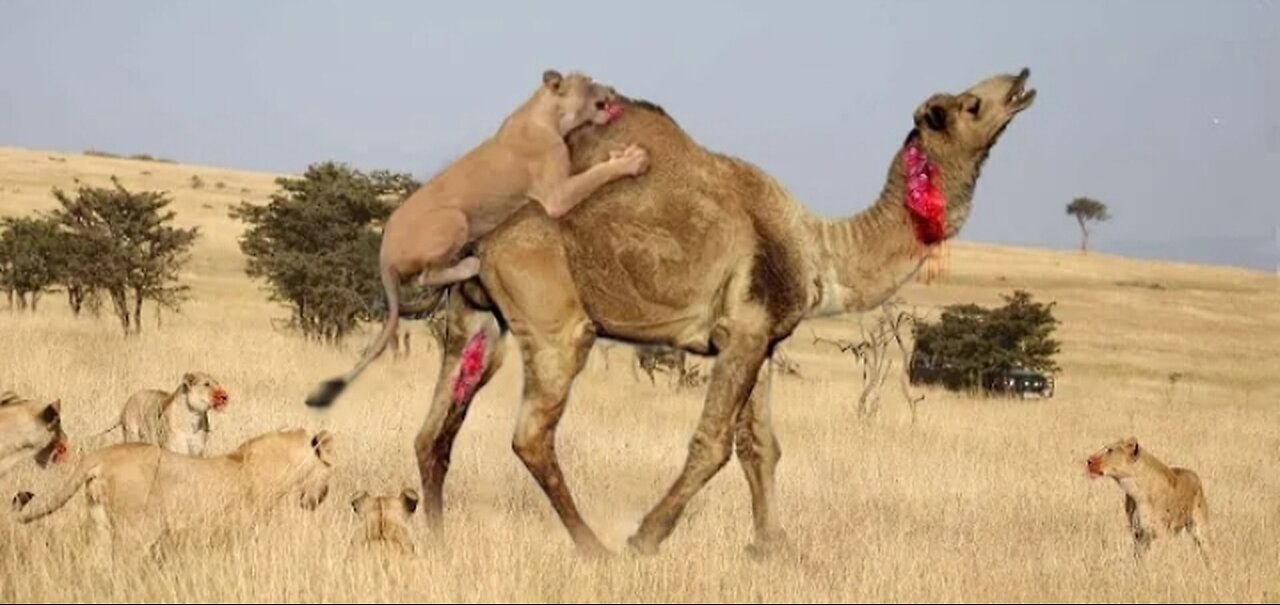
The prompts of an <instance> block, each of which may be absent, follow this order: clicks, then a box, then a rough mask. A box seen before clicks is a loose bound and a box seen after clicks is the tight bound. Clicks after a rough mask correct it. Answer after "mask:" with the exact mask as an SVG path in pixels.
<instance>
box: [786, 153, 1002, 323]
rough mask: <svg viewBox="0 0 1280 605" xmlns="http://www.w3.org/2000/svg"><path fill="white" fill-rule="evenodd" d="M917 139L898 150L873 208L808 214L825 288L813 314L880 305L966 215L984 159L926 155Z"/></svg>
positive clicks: (828, 313) (955, 230)
mask: <svg viewBox="0 0 1280 605" xmlns="http://www.w3.org/2000/svg"><path fill="white" fill-rule="evenodd" d="M916 141H918V138H917V137H915V136H914V135H913V136H911V137H908V142H907V144H906V145H904V146H903V147H902V148H901V149H899V150H898V152H897V153H896V154H894V157H893V163H892V165H891V166H890V168H889V174H888V178H887V179H886V182H885V185H884V189H883V190H882V191H881V192H880V198H879V199H878V200H876V202H875V203H874V204H873V205H872V206H871V207H870V208H867V209H866V210H863V211H862V212H860V213H858V214H856V215H854V216H852V217H850V218H847V219H844V220H840V221H834V222H832V221H827V220H823V219H821V218H818V217H811V218H810V221H809V228H810V232H811V233H812V234H813V236H814V239H815V241H816V242H817V245H818V247H819V257H820V260H819V263H818V270H819V275H820V281H821V288H822V292H821V302H820V303H819V305H818V306H817V308H815V309H814V311H813V313H812V315H814V316H822V315H833V314H839V313H844V312H850V311H866V310H869V309H873V308H875V307H877V306H879V305H880V304H881V303H883V302H884V301H886V300H887V299H889V297H891V296H892V295H893V294H894V293H895V292H896V291H897V290H898V289H899V288H901V287H902V286H903V285H904V284H906V283H907V282H908V281H910V279H911V278H912V277H913V276H914V275H915V273H916V271H917V270H918V269H919V268H920V266H921V265H922V264H923V263H924V260H925V258H926V256H927V254H928V252H929V248H930V247H931V246H933V245H936V244H938V243H940V242H941V241H942V240H945V239H948V238H951V237H953V236H954V235H955V234H956V232H957V231H959V229H960V227H961V226H962V225H963V224H964V221H965V219H967V218H968V216H969V208H970V204H971V202H972V199H973V186H974V183H975V181H976V180H977V175H978V168H979V165H980V163H981V160H980V159H979V158H971V159H963V158H962V159H955V158H944V157H935V156H932V155H930V154H929V153H927V152H923V153H920V152H921V151H923V150H922V149H921V148H919V147H916V146H915V144H916Z"/></svg>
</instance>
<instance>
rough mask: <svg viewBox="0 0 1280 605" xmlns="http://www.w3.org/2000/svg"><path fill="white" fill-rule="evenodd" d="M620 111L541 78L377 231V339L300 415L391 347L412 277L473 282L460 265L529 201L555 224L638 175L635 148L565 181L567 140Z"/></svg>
mask: <svg viewBox="0 0 1280 605" xmlns="http://www.w3.org/2000/svg"><path fill="white" fill-rule="evenodd" d="M621 108H622V105H621V104H620V103H618V102H617V93H616V92H615V91H614V89H613V88H612V87H610V86H606V85H604V84H600V83H597V82H594V81H593V80H592V78H590V77H589V76H587V75H585V74H582V73H577V72H573V73H570V74H568V75H561V74H560V72H558V71H556V70H554V69H548V70H546V71H544V72H543V74H542V84H541V85H540V86H538V87H537V88H536V89H535V90H534V92H533V94H532V95H531V96H530V97H529V98H528V99H527V100H526V101H525V102H524V103H523V104H522V105H520V107H519V108H517V109H516V110H515V111H514V112H513V113H511V114H510V115H508V116H507V118H506V119H505V120H503V122H502V125H501V126H500V127H499V128H498V131H497V132H496V133H495V134H493V135H492V136H491V137H489V138H488V139H486V140H485V141H483V142H482V143H480V145H479V146H477V147H475V148H474V149H472V150H471V151H469V152H467V153H466V154H465V155H463V156H462V157H461V158H459V159H458V160H456V161H455V162H454V163H453V164H451V165H449V166H448V167H446V168H445V169H444V170H443V171H442V172H440V173H439V174H437V175H436V176H435V177H433V178H432V179H431V180H429V181H427V182H426V183H425V184H424V185H422V187H420V188H418V190H417V191H415V192H414V193H413V195H411V196H409V198H408V199H406V200H405V201H404V202H403V203H401V204H400V206H399V207H397V208H396V210H395V211H394V212H392V213H391V216H390V218H388V219H387V222H386V226H385V227H383V230H382V249H381V252H380V256H379V259H378V265H379V269H378V273H379V275H380V276H381V279H382V287H383V290H384V295H385V296H386V299H387V316H386V317H387V318H386V321H385V323H384V324H383V327H382V332H381V333H380V334H378V337H377V339H376V340H375V341H374V342H373V344H372V345H371V346H370V347H369V348H368V349H366V350H365V351H364V353H363V355H362V356H361V358H360V361H359V362H357V363H356V366H355V367H354V368H352V369H351V370H350V371H348V372H347V373H346V374H344V375H343V376H341V377H338V378H334V379H331V380H327V381H325V382H323V383H321V384H320V386H319V387H318V389H317V390H316V391H315V392H313V393H312V394H311V395H310V396H309V397H308V398H307V405H309V406H312V407H322V406H327V405H329V404H331V403H333V400H334V399H335V398H337V396H338V395H339V394H341V393H342V391H343V389H345V388H346V386H347V385H348V384H350V383H351V381H353V380H355V378H356V377H357V376H359V375H360V373H361V372H363V371H364V369H365V367H366V366H368V365H369V364H370V363H372V362H373V360H374V359H376V358H377V357H378V356H379V355H381V354H382V352H383V350H384V349H385V348H386V347H387V343H388V342H390V341H391V339H392V338H394V337H395V333H396V326H397V323H398V322H399V320H400V294H399V288H400V284H401V283H403V282H404V281H405V280H407V279H410V278H412V277H414V276H417V277H418V281H419V283H421V284H423V285H426V286H443V285H447V284H451V283H455V282H460V281H464V280H467V279H470V278H471V277H474V276H475V275H477V274H478V273H479V271H480V261H479V259H478V258H477V257H475V256H466V257H465V258H462V259H458V258H457V257H458V256H459V255H460V254H462V252H463V250H464V249H466V247H467V245H468V244H469V243H471V242H472V241H474V240H476V239H479V238H480V237H482V236H484V235H485V234H487V233H489V232H490V231H492V230H493V229H494V228H496V227H498V226H499V225H501V224H502V223H503V222H504V221H506V220H507V218H509V217H510V216H512V215H513V214H515V213H516V211H518V210H520V209H521V208H523V207H524V205H525V204H526V203H528V201H529V200H533V201H535V202H537V203H538V204H540V205H541V206H542V207H543V208H544V209H545V211H546V213H547V214H548V215H549V216H551V217H555V218H558V217H561V216H563V215H564V214H565V213H567V212H569V211H570V210H572V209H573V208H574V207H575V206H576V205H578V203H579V202H581V201H582V200H584V199H586V198H587V197H588V196H589V195H591V193H593V192H594V191H595V190H596V189H599V188H600V187H602V186H604V185H605V184H606V183H609V182H611V181H614V180H616V179H619V178H622V177H624V176H636V175H639V174H641V173H643V172H644V171H645V170H646V169H647V168H648V164H649V158H648V154H647V152H646V151H645V150H644V149H642V148H640V147H638V146H636V145H629V146H627V147H625V148H624V149H614V150H612V151H611V153H610V154H609V157H608V158H606V159H604V160H602V161H601V162H600V163H598V164H596V165H594V166H592V167H591V168H589V169H587V170H585V171H583V172H581V173H579V174H572V173H571V164H570V159H569V147H568V145H567V144H566V143H565V136H566V135H567V134H568V133H569V132H571V131H573V130H574V129H576V128H578V127H579V126H582V125H584V124H587V123H588V122H594V123H595V124H606V123H608V122H610V121H611V120H613V119H614V118H615V117H617V116H618V115H620V112H621V111H622V109H621Z"/></svg>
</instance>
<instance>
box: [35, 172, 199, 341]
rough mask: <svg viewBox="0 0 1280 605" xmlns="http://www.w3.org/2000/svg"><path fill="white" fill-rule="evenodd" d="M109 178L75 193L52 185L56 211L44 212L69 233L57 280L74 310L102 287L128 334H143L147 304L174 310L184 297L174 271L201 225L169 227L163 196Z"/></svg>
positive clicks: (166, 198) (184, 290)
mask: <svg viewBox="0 0 1280 605" xmlns="http://www.w3.org/2000/svg"><path fill="white" fill-rule="evenodd" d="M111 183H112V186H111V187H88V186H84V185H79V186H78V187H77V189H76V192H75V195H74V196H72V195H69V194H67V193H66V192H65V191H62V190H61V189H57V188H55V189H54V190H53V196H54V198H56V199H57V200H58V203H59V205H60V208H58V209H57V210H55V211H54V212H53V213H52V214H51V215H50V216H51V217H53V218H54V220H56V221H58V222H59V223H60V224H61V226H62V227H63V229H64V230H65V231H66V232H67V235H66V238H67V239H66V240H65V244H64V246H63V251H64V253H65V257H66V259H67V260H66V261H65V264H64V270H63V274H62V276H61V280H62V282H63V283H64V284H66V285H67V286H68V299H69V302H70V304H71V307H72V310H73V311H75V312H76V313H79V310H80V307H81V305H82V304H83V303H84V302H85V300H86V299H87V298H89V297H91V296H94V295H96V293H97V292H99V291H101V292H102V293H104V294H105V295H106V297H107V298H108V299H109V300H110V301H111V304H112V309H113V311H114V312H115V314H116V317H117V318H118V319H119V320H120V326H121V328H122V329H123V330H124V333H125V335H126V336H128V335H130V334H131V333H132V334H140V333H141V332H142V309H143V305H144V303H145V301H151V302H152V303H153V304H155V305H157V308H166V309H171V310H174V311H176V310H178V309H180V307H181V304H182V303H183V302H184V301H185V300H186V299H187V296H188V292H189V288H188V286H186V285H185V284H182V283H180V282H179V277H178V274H179V272H180V271H181V269H182V267H183V266H184V265H185V264H186V262H187V260H188V259H189V254H190V250H191V247H192V246H193V245H194V244H195V240H196V238H197V237H199V229H198V228H196V227H191V228H188V229H182V228H178V227H174V226H173V225H172V223H173V219H174V217H175V213H174V212H173V211H172V210H169V209H168V208H169V205H170V204H172V202H173V200H172V199H171V198H170V197H169V196H168V194H166V193H164V192H159V191H142V192H133V191H129V190H128V189H126V188H125V187H124V186H123V185H121V184H120V181H119V180H117V179H116V178H115V177H112V178H111Z"/></svg>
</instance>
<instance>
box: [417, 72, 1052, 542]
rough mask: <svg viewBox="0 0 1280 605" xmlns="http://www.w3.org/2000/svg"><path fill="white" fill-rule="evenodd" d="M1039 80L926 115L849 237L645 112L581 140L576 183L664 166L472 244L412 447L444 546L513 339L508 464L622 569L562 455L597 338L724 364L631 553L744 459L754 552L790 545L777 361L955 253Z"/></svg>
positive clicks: (755, 173)
mask: <svg viewBox="0 0 1280 605" xmlns="http://www.w3.org/2000/svg"><path fill="white" fill-rule="evenodd" d="M1029 75H1030V71H1029V70H1028V69H1025V68H1024V69H1023V70H1022V71H1021V72H1020V73H1019V74H1017V75H1011V74H1001V75H996V76H993V77H990V78H987V79H985V80H983V81H981V82H979V83H978V84H976V85H974V86H972V87H970V88H969V89H968V90H966V91H964V92H961V93H958V94H948V93H936V94H933V95H932V96H930V97H928V98H927V99H926V100H925V101H924V102H923V103H921V104H920V105H919V106H918V108H917V109H916V110H915V112H914V115H913V118H914V120H913V122H914V123H913V124H912V125H911V127H910V129H909V131H910V132H909V134H908V136H907V137H906V140H905V141H904V143H903V145H902V146H901V148H899V149H898V150H896V151H895V152H894V154H893V159H892V162H891V164H890V168H889V171H888V176H887V179H886V182H885V184H884V187H883V189H882V190H881V192H880V196H879V199H878V200H877V201H876V202H875V203H874V204H873V205H872V206H871V207H869V208H867V209H865V210H863V211H862V212H860V213H858V214H856V215H854V216H852V217H850V218H847V219H844V220H839V221H828V220H826V219H823V218H820V217H818V216H815V215H813V214H811V213H809V212H808V211H807V210H806V209H805V208H804V207H803V206H801V205H800V203H798V202H797V201H795V200H794V199H793V198H792V196H791V195H790V194H789V193H788V192H787V190H786V189H785V188H784V187H783V186H782V185H781V184H779V183H778V182H777V181H775V180H774V179H773V178H772V177H771V176H769V175H768V174H766V173H765V172H764V171H763V170H761V169H760V168H758V167H756V166H754V165H752V164H750V163H748V162H747V161H744V160H742V159H739V158H737V157H733V156H731V155H728V154H724V153H719V152H715V151H711V150H708V149H706V148H704V147H702V146H700V145H699V144H698V143H697V142H696V141H694V140H693V139H692V138H691V137H690V136H689V135H688V134H686V132H685V131H684V130H682V129H681V127H680V126H679V125H678V124H677V123H676V121H675V120H674V119H673V118H672V117H671V116H669V115H668V114H667V113H666V112H665V111H664V110H663V109H662V108H661V107H660V106H658V105H656V104H653V103H651V102H648V101H643V100H639V99H630V98H625V99H624V102H625V104H626V105H627V106H628V108H627V110H626V111H624V112H623V113H622V117H620V118H619V119H618V120H616V121H615V122H613V123H612V124H611V125H609V126H606V127H597V126H590V125H589V126H585V127H583V128H581V129H579V130H576V131H574V132H572V133H570V135H569V137H568V140H569V143H570V149H571V154H572V159H573V165H574V167H573V169H574V171H575V172H577V171H581V170H584V169H586V168H587V167H589V166H591V165H593V164H595V163H596V162H599V161H601V160H602V159H604V158H606V157H608V154H609V151H610V150H611V149H614V148H616V146H617V145H619V144H621V143H624V142H625V143H636V144H638V145H642V146H643V147H644V148H645V149H647V150H648V151H649V157H650V161H651V165H650V170H649V173H648V174H646V175H643V176H640V177H637V178H634V179H620V180H618V181H615V182H613V183H610V184H607V185H605V186H603V187H601V188H600V189H599V190H597V191H596V192H595V193H594V194H593V195H592V196H591V198H590V199H588V200H586V201H585V202H584V203H583V204H582V205H580V206H579V207H578V208H576V209H575V210H574V211H573V212H571V213H569V214H567V215H565V216H564V217H561V218H560V219H559V220H558V221H557V220H552V219H551V218H549V217H548V216H546V214H545V213H543V212H542V211H541V210H540V209H539V208H537V207H536V206H533V205H530V206H529V207H527V208H525V209H524V210H523V211H521V212H519V213H517V214H516V215H515V216H513V217H512V218H511V219H510V220H509V221H507V222H506V223H505V224H504V225H502V226H500V227H499V228H498V229H496V230H494V231H493V232H491V233H490V234H489V235H488V236H486V237H485V238H483V239H481V240H479V241H477V242H476V244H475V254H477V255H478V256H479V257H480V258H481V259H482V265H483V269H482V270H481V272H480V274H479V275H478V276H476V277H475V278H472V279H470V280H467V281H465V282H462V283H460V284H455V285H453V286H451V287H450V290H449V296H448V300H447V302H446V312H447V322H448V323H447V325H448V329H447V334H446V337H445V343H444V351H443V355H442V361H441V365H440V367H439V374H438V380H437V383H436V386H435V392H434V394H433V397H432V403H431V406H430V410H429V412H428V414H427V417H426V419H425V422H424V423H423V426H422V428H421V430H420V432H419V434H418V435H417V437H416V439H415V444H414V445H415V450H416V453H417V458H418V466H419V471H420V473H421V479H422V487H423V506H422V507H421V508H422V510H423V511H424V515H425V516H426V518H427V524H428V527H429V528H430V529H431V530H432V531H433V532H435V533H440V532H442V531H443V515H442V511H443V486H444V481H445V476H446V473H447V472H448V469H449V462H450V458H451V454H452V449H453V442H454V438H455V437H456V436H457V434H458V431H459V430H460V429H461V427H462V425H463V423H464V422H465V420H466V416H467V411H468V410H469V408H470V405H471V402H472V401H473V399H474V397H475V395H476V393H477V392H478V391H479V390H480V389H483V388H484V387H485V385H486V384H487V383H488V382H489V380H490V379H491V378H492V376H493V375H494V374H495V373H496V372H497V371H498V369H499V368H501V366H502V364H503V359H504V351H505V346H503V345H504V344H505V343H504V341H505V340H506V338H507V337H508V335H510V336H511V337H514V339H515V342H516V343H517V344H518V346H519V349H520V351H521V354H522V357H523V363H524V389H523V394H522V401H521V404H520V408H519V412H518V418H517V422H516V430H515V434H514V436H513V440H512V446H513V449H514V450H515V453H516V455H517V456H518V457H519V458H520V460H521V461H522V462H523V463H524V465H525V466H526V468H527V469H528V471H529V472H530V474H531V475H532V477H533V479H534V480H535V481H536V482H537V484H538V485H539V486H540V487H541V489H542V490H543V492H544V494H545V495H546V497H547V498H548V499H549V501H550V503H551V505H552V508H553V509H554V510H555V512H556V513H557V514H558V516H559V518H560V520H561V522H562V524H563V525H564V527H565V529H566V530H567V531H568V533H569V536H570V538H571V539H572V541H573V543H574V544H575V545H576V546H577V548H578V549H579V550H580V551H581V552H584V553H588V554H606V553H608V552H609V551H608V550H607V549H605V548H604V546H603V545H602V543H601V542H600V540H599V538H598V537H597V535H596V533H595V532H594V531H593V530H592V529H591V528H590V527H589V526H588V525H587V523H586V522H585V521H584V520H583V518H582V516H581V514H580V513H579V511H578V508H577V504H576V503H575V501H574V498H573V496H572V494H571V492H570V488H569V484H568V482H567V481H566V480H565V477H564V473H563V471H562V469H561V467H560V463H559V460H558V458H557V456H556V450H555V434H556V426H557V424H558V422H559V421H560V418H561V416H562V415H563V413H564V411H565V406H566V403H567V401H568V396H569V392H570V385H571V384H572V382H573V380H574V378H575V377H576V376H577V374H578V373H579V372H580V371H581V370H582V368H583V366H584V365H585V363H586V360H587V357H588V354H589V352H590V350H591V347H592V345H593V343H594V341H595V339H596V338H597V337H609V338H612V339H615V340H621V341H627V342H631V343H635V344H653V345H665V346H669V347H673V348H677V349H681V350H684V351H687V352H689V353H693V354H696V355H701V356H707V357H713V358H714V367H713V369H712V371H711V377H710V381H709V384H708V391H707V395H706V400H705V403H704V409H703V413H702V416H701V418H700V420H699V421H698V425H697V429H696V431H695V433H694V435H693V437H692V439H691V441H690V443H689V446H688V447H689V449H688V454H687V458H686V462H685V465H684V467H683V469H682V470H681V471H680V473H679V476H678V477H677V478H676V479H675V481H674V482H673V483H672V484H671V486H670V488H669V489H668V490H667V492H666V493H665V494H664V495H663V496H662V498H661V500H660V501H658V502H657V504H656V505H655V506H654V507H653V508H652V509H651V510H650V512H649V513H648V514H647V515H645V517H644V518H643V520H642V522H641V524H640V526H639V528H638V529H637V530H636V532H635V533H634V534H633V535H631V536H630V537H629V538H627V548H628V550H630V551H631V552H634V553H638V554H641V555H652V554H655V553H657V552H658V548H659V546H660V544H661V543H662V542H663V541H664V540H665V539H666V538H667V537H668V536H669V535H670V534H671V532H672V531H673V530H674V529H675V526H676V524H677V522H678V520H679V518H680V516H681V515H682V513H683V511H684V509H685V507H686V505H687V504H688V503H689V501H690V500H691V499H692V498H693V497H694V496H695V495H696V494H697V493H698V492H699V490H700V489H701V488H702V487H703V486H704V485H705V484H706V483H707V482H708V481H709V480H710V479H711V478H712V477H713V476H714V475H715V474H716V473H717V472H718V471H719V470H720V469H721V468H723V467H724V466H725V465H726V464H727V463H728V461H729V459H730V457H731V456H732V455H733V454H734V452H735V451H736V453H737V456H738V459H739V461H740V462H741V464H742V468H743V471H744V472H745V474H746V479H747V482H748V485H749V490H750V495H751V502H752V511H753V525H754V527H753V529H754V536H753V538H752V541H751V543H750V544H749V545H748V551H749V552H751V553H754V554H768V553H769V552H772V551H774V550H776V549H777V548H778V547H780V546H783V545H784V544H786V543H787V541H786V538H785V532H784V531H783V528H782V526H781V523H780V522H779V519H778V512H777V508H776V500H775V495H774V490H775V488H774V476H775V468H776V465H777V463H778V460H779V457H780V456H781V449H780V447H779V443H778V439H777V437H776V436H775V435H774V430H773V425H772V421H771V411H770V406H771V404H770V401H769V396H768V391H769V385H770V379H771V372H770V366H769V365H768V364H767V363H766V362H767V360H768V359H769V357H770V355H771V353H772V351H773V349H774V347H775V346H776V345H777V344H778V343H779V342H781V341H783V340H785V339H786V338H787V337H788V336H790V335H791V334H792V332H793V330H794V329H795V328H796V326H797V325H798V324H799V323H800V322H801V321H802V320H803V319H805V318H811V317H820V316H831V315H836V314H841V313H848V312H859V311H865V310H870V309H874V308H875V307H876V306H877V305H880V304H881V303H882V302H884V301H885V300H887V299H888V298H889V297H890V296H891V295H893V294H894V293H895V292H896V291H897V290H898V289H899V288H900V287H901V286H902V285H903V284H904V283H906V282H908V281H909V280H911V279H912V277H913V276H914V275H915V273H916V272H917V271H918V270H919V268H920V267H921V266H922V264H923V261H924V259H925V257H926V256H927V254H928V252H929V251H930V250H931V249H932V247H933V246H936V245H938V244H940V243H942V242H943V241H945V240H947V239H949V238H951V237H954V236H955V234H956V233H957V232H958V230H959V229H960V228H961V226H962V225H963V224H964V222H965V219H966V218H967V217H968V215H969V212H970V208H971V204H972V198H973V193H974V186H975V183H976V180H977V178H978V176H979V172H980V170H981V168H982V166H983V164H984V162H985V161H986V159H987V157H988V153H989V152H990V150H991V148H992V146H993V145H994V144H995V143H996V141H997V140H998V139H999V138H1000V137H1001V135H1002V134H1003V133H1004V132H1005V128H1006V126H1007V125H1008V124H1009V123H1010V121H1011V120H1012V119H1013V118H1014V117H1015V116H1016V115H1017V114H1019V113H1020V112H1022V111H1023V110H1025V109H1026V108H1028V107H1029V106H1031V104H1032V102H1033V101H1034V99H1035V91H1034V90H1028V89H1026V88H1025V84H1026V81H1027V79H1028V77H1029Z"/></svg>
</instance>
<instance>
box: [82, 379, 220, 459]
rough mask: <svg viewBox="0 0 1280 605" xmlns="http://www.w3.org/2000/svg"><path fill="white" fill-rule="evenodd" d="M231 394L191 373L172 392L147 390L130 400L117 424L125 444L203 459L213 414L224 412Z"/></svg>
mask: <svg viewBox="0 0 1280 605" xmlns="http://www.w3.org/2000/svg"><path fill="white" fill-rule="evenodd" d="M227 402H228V395H227V390H226V389H224V388H223V387H222V385H221V384H220V383H219V382H218V381H217V380H216V379H214V378H213V377H212V376H210V375H209V374H206V373H203V372H188V373H186V374H184V375H183V376H182V380H181V381H180V382H179V383H178V386H177V387H175V388H174V390H173V391H171V392H165V391H161V390H157V389H145V390H141V391H138V392H136V393H134V394H133V395H130V396H129V399H128V400H127V401H125V404H124V408H123V409H122V410H121V411H120V415H119V416H118V417H117V418H116V422H115V424H113V425H111V426H110V427H107V428H106V429H105V430H103V431H100V432H98V433H96V434H95V435H91V437H96V436H98V435H104V434H106V433H109V432H111V431H113V430H115V429H116V428H119V429H120V432H121V434H122V436H123V438H124V442H125V443H150V444H153V445H159V446H161V447H164V448H165V449H167V450H169V451H171V452H175V453H178V454H188V455H191V456H203V455H205V451H206V450H207V448H208V445H209V434H210V427H209V410H214V411H217V412H220V411H222V410H223V409H224V408H225V406H226V405H227Z"/></svg>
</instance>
